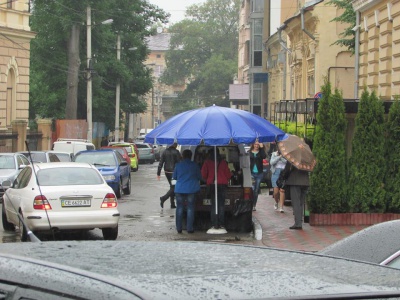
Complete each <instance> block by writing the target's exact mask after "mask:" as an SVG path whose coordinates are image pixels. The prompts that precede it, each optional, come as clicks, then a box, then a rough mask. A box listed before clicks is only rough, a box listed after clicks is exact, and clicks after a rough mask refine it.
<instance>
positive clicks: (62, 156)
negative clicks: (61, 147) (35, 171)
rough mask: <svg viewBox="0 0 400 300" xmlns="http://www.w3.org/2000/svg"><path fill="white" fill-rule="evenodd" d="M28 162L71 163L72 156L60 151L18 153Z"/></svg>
mask: <svg viewBox="0 0 400 300" xmlns="http://www.w3.org/2000/svg"><path fill="white" fill-rule="evenodd" d="M18 153H21V154H23V155H25V156H26V157H27V158H28V160H29V161H30V162H34V163H35V162H60V161H72V158H73V154H72V153H68V152H60V151H20V152H18Z"/></svg>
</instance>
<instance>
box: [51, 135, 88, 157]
mask: <svg viewBox="0 0 400 300" xmlns="http://www.w3.org/2000/svg"><path fill="white" fill-rule="evenodd" d="M94 149H96V147H95V145H94V144H93V143H91V142H90V141H89V140H85V139H64V138H59V139H57V141H56V142H54V144H53V149H52V150H54V151H61V152H69V153H73V154H74V155H75V154H76V153H78V152H79V151H83V150H94Z"/></svg>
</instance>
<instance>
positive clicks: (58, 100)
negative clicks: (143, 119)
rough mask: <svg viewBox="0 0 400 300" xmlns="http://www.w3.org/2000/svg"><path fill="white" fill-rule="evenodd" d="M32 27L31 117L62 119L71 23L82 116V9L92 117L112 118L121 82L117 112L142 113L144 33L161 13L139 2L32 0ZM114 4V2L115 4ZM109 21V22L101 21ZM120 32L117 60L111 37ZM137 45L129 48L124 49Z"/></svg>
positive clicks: (147, 82) (146, 82) (147, 84)
mask: <svg viewBox="0 0 400 300" xmlns="http://www.w3.org/2000/svg"><path fill="white" fill-rule="evenodd" d="M32 4H33V5H32V7H33V11H32V16H31V28H32V30H33V31H35V32H37V36H36V38H35V39H33V40H32V42H31V74H30V75H31V77H30V118H35V117H37V116H40V117H45V118H60V119H62V118H64V117H65V109H66V90H67V85H68V83H67V73H68V53H67V49H68V47H67V41H68V39H69V38H70V34H71V28H72V25H74V24H75V25H76V24H78V26H79V32H80V35H79V54H80V65H79V84H78V118H79V119H85V118H86V94H87V93H86V76H87V75H86V73H87V71H86V70H87V63H86V61H87V60H86V58H87V57H86V56H87V55H86V49H87V39H86V32H87V26H86V8H87V6H90V7H91V10H92V14H91V18H92V30H91V32H92V45H91V47H92V65H91V69H92V70H93V71H92V86H93V88H92V90H93V100H92V106H93V114H92V115H93V121H94V122H105V123H106V124H107V125H109V126H110V127H111V126H112V124H113V122H114V116H115V114H112V113H110V111H113V112H115V88H116V83H117V80H120V82H121V104H120V107H121V110H123V111H130V112H137V113H140V112H143V111H144V110H145V107H146V105H145V104H144V103H140V101H139V96H140V95H144V94H145V93H147V92H148V91H149V90H150V89H151V86H152V77H151V74H150V72H149V70H148V69H147V68H145V67H144V66H143V61H144V60H145V59H146V57H147V55H148V49H147V46H146V44H145V37H146V36H149V35H151V34H152V33H153V32H152V29H151V25H152V24H154V23H155V22H165V21H166V17H167V15H166V13H165V12H164V11H162V10H161V9H159V8H157V7H155V6H154V5H151V4H149V3H148V2H147V1H143V0H136V1H131V0H118V1H109V0H80V1H75V0H56V1H47V0H32ZM116 4H118V5H116ZM106 19H113V23H112V24H110V25H102V24H101V22H102V21H104V20H106ZM117 33H119V34H120V36H121V59H120V61H118V60H117V51H116V39H117ZM133 47H136V50H134V51H128V49H129V48H133Z"/></svg>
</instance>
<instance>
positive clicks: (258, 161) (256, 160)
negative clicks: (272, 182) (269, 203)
mask: <svg viewBox="0 0 400 300" xmlns="http://www.w3.org/2000/svg"><path fill="white" fill-rule="evenodd" d="M249 154H250V171H251V178H252V179H253V181H254V184H253V210H256V205H257V200H258V191H259V190H260V184H261V180H262V178H263V176H264V174H263V159H265V158H266V157H267V154H266V153H265V150H264V144H263V143H259V142H255V143H254V144H252V145H251V147H250V150H249Z"/></svg>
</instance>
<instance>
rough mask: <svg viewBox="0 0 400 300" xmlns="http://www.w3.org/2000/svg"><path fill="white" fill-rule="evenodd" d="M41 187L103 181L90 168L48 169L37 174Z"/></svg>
mask: <svg viewBox="0 0 400 300" xmlns="http://www.w3.org/2000/svg"><path fill="white" fill-rule="evenodd" d="M37 178H38V181H39V184H40V185H42V186H60V185H87V184H90V185H92V184H102V183H103V179H102V177H101V176H99V174H98V173H97V172H96V170H94V169H91V168H76V167H73V168H49V169H41V170H39V171H38V172H37Z"/></svg>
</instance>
